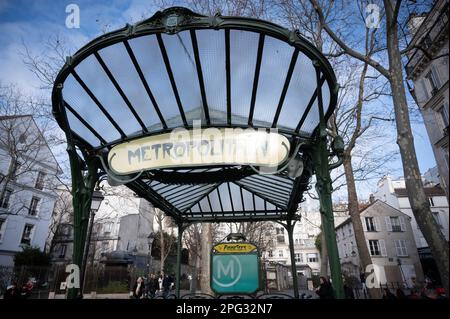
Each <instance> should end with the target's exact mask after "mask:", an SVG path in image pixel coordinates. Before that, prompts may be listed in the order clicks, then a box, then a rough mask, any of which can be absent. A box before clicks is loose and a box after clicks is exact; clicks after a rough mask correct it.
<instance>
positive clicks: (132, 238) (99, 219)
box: [51, 185, 154, 264]
mask: <svg viewBox="0 0 450 319" xmlns="http://www.w3.org/2000/svg"><path fill="white" fill-rule="evenodd" d="M103 194H104V197H105V198H104V200H103V202H102V203H101V205H100V208H99V210H98V211H97V212H96V213H95V218H94V225H93V229H92V235H91V245H90V247H89V256H88V264H93V263H98V262H100V261H101V260H103V259H104V257H105V255H107V254H108V253H112V252H113V251H117V250H123V251H125V252H129V253H141V250H145V253H146V252H147V251H148V245H144V244H142V242H141V241H142V238H141V237H143V236H144V235H143V234H142V232H143V231H142V229H144V228H145V232H148V233H147V234H146V236H148V235H149V233H150V232H152V231H153V216H154V208H153V207H152V206H151V205H150V204H149V203H148V202H147V201H145V200H143V199H141V198H139V197H136V196H134V194H133V192H132V191H131V190H129V189H127V188H125V187H120V186H119V187H111V186H108V185H105V186H104V187H103ZM64 198H66V199H65V200H64ZM60 199H61V200H60V201H59V202H58V204H57V207H58V208H59V210H58V212H57V213H55V214H54V220H55V223H57V224H58V225H56V226H55V229H57V230H56V231H55V236H54V238H53V240H52V245H51V247H52V259H53V262H54V263H68V262H69V261H70V260H71V258H72V245H73V222H72V216H73V211H72V207H71V205H70V204H69V205H67V203H70V202H71V196H70V193H68V192H67V191H66V196H65V197H63V196H60ZM65 209H68V210H69V211H66V210H65ZM61 214H64V216H63V217H61ZM131 215H132V216H131ZM129 216H131V217H129ZM122 222H124V223H125V224H124V225H122Z"/></svg>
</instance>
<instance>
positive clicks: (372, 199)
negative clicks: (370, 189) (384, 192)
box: [369, 194, 375, 204]
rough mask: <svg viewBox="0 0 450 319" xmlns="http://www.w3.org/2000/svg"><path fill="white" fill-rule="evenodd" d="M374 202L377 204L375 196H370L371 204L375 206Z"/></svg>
mask: <svg viewBox="0 0 450 319" xmlns="http://www.w3.org/2000/svg"><path fill="white" fill-rule="evenodd" d="M374 202H375V196H373V194H370V196H369V203H371V204H373V203H374Z"/></svg>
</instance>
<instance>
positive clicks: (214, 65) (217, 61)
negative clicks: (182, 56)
mask: <svg viewBox="0 0 450 319" xmlns="http://www.w3.org/2000/svg"><path fill="white" fill-rule="evenodd" d="M196 34H197V42H198V51H199V55H200V61H201V65H202V70H203V78H204V82H205V91H206V100H207V102H208V109H209V116H210V118H211V123H226V122H227V87H226V84H227V78H226V69H225V31H224V30H212V29H207V30H197V31H196Z"/></svg>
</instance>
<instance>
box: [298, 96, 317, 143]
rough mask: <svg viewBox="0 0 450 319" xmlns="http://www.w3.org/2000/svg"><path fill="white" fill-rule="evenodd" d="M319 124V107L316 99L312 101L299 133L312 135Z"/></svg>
mask: <svg viewBox="0 0 450 319" xmlns="http://www.w3.org/2000/svg"><path fill="white" fill-rule="evenodd" d="M318 124H319V107H318V103H317V99H316V100H315V101H314V103H313V105H312V107H311V109H310V110H309V113H308V115H307V116H306V120H305V122H303V125H302V127H301V128H300V132H303V133H306V134H308V135H310V134H312V132H313V131H314V129H315V128H316V127H317V125H318Z"/></svg>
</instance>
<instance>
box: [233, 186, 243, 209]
mask: <svg viewBox="0 0 450 319" xmlns="http://www.w3.org/2000/svg"><path fill="white" fill-rule="evenodd" d="M230 189H231V196H233V206H234V210H239V211H241V210H243V209H242V200H241V192H240V187H239V186H237V185H236V184H234V183H230Z"/></svg>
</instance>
